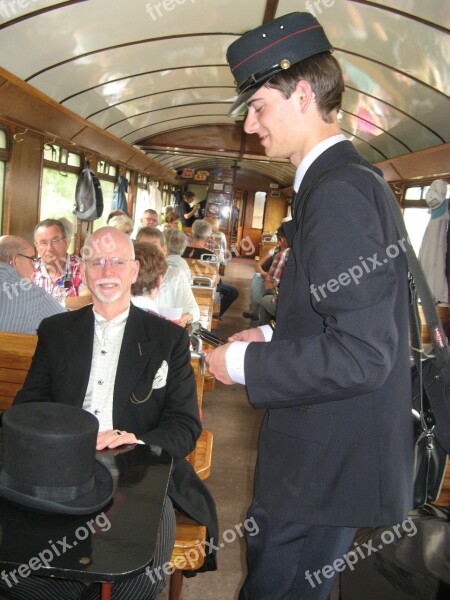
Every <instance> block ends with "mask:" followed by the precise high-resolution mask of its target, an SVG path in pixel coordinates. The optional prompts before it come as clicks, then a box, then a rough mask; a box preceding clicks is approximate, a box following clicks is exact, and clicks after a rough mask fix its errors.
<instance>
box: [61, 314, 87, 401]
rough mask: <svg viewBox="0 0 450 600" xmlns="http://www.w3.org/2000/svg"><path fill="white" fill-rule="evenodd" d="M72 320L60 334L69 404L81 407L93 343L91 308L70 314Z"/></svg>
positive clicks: (65, 392) (65, 391)
mask: <svg viewBox="0 0 450 600" xmlns="http://www.w3.org/2000/svg"><path fill="white" fill-rule="evenodd" d="M72 315H73V319H72V320H71V323H70V324H69V325H68V326H67V328H66V329H65V330H64V331H62V332H61V336H62V338H63V341H64V351H65V359H66V364H67V365H68V366H69V369H68V381H67V389H66V390H64V394H67V395H69V397H70V398H72V402H71V404H74V405H76V406H80V407H81V406H82V405H83V401H84V398H85V396H86V390H87V386H88V383H89V375H90V372H91V363H92V347H93V343H94V313H93V311H92V306H87V307H86V308H81V309H79V310H77V311H74V312H73V313H72Z"/></svg>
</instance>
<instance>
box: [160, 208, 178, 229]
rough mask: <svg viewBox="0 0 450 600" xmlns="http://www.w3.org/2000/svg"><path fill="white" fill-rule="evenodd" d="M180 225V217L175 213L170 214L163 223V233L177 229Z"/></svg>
mask: <svg viewBox="0 0 450 600" xmlns="http://www.w3.org/2000/svg"><path fill="white" fill-rule="evenodd" d="M180 225H181V222H180V215H179V214H178V213H176V212H175V211H173V212H170V213H169V214H168V215H167V216H166V222H165V223H164V231H167V229H179V226H180Z"/></svg>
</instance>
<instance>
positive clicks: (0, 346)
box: [0, 331, 37, 411]
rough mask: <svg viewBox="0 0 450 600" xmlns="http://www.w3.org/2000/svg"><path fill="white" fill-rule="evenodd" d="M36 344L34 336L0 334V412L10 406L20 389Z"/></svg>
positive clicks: (3, 332)
mask: <svg viewBox="0 0 450 600" xmlns="http://www.w3.org/2000/svg"><path fill="white" fill-rule="evenodd" d="M36 344H37V336H36V335H31V334H26V333H9V332H6V331H2V332H0V411H3V410H5V409H7V408H9V407H10V406H11V404H12V401H13V400H14V398H15V396H16V394H17V392H18V391H19V390H20V389H21V388H22V386H23V382H24V381H25V377H26V376H27V373H28V369H29V368H30V365H31V359H32V358H33V355H34V351H35V349H36Z"/></svg>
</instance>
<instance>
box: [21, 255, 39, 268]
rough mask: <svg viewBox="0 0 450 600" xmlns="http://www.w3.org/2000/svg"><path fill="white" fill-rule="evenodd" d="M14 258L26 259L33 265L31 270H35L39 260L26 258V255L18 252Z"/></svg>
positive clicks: (33, 257)
mask: <svg viewBox="0 0 450 600" xmlns="http://www.w3.org/2000/svg"><path fill="white" fill-rule="evenodd" d="M16 256H21V257H22V258H26V259H27V260H29V261H30V262H31V264H32V265H33V268H36V267H37V266H38V264H39V259H38V258H36V257H35V256H27V255H26V254H20V252H18V253H17V254H16Z"/></svg>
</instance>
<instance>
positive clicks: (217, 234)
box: [205, 217, 227, 264]
mask: <svg viewBox="0 0 450 600" xmlns="http://www.w3.org/2000/svg"><path fill="white" fill-rule="evenodd" d="M205 221H207V222H208V223H209V224H210V225H211V229H212V233H211V239H212V241H213V243H214V249H213V252H214V254H215V255H216V256H217V258H218V259H219V260H220V262H221V263H222V264H225V261H226V258H227V238H226V235H225V234H224V233H223V231H220V229H219V227H220V219H217V218H216V217H205Z"/></svg>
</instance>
